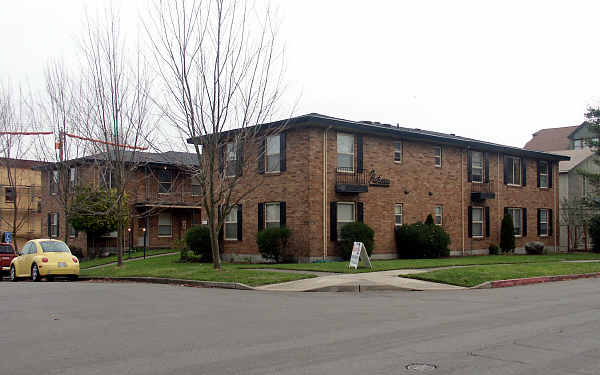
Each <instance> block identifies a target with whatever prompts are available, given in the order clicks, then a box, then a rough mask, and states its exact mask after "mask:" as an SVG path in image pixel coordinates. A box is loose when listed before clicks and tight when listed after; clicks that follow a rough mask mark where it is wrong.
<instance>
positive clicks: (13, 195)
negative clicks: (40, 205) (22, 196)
mask: <svg viewBox="0 0 600 375" xmlns="http://www.w3.org/2000/svg"><path fill="white" fill-rule="evenodd" d="M16 199H17V191H16V190H15V188H13V187H8V186H7V187H5V188H4V202H5V203H13V202H14V201H15V200H16Z"/></svg>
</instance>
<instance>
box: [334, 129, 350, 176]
mask: <svg viewBox="0 0 600 375" xmlns="http://www.w3.org/2000/svg"><path fill="white" fill-rule="evenodd" d="M337 169H338V172H354V135H352V134H345V133H337Z"/></svg>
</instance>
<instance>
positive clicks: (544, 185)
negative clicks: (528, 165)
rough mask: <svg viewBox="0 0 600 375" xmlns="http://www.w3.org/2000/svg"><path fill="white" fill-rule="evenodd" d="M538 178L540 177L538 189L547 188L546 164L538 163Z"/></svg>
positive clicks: (545, 162) (543, 162)
mask: <svg viewBox="0 0 600 375" xmlns="http://www.w3.org/2000/svg"><path fill="white" fill-rule="evenodd" d="M539 168H540V169H539V176H540V187H541V188H547V187H548V162H547V161H540V162H539Z"/></svg>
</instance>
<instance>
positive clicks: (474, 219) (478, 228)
mask: <svg viewBox="0 0 600 375" xmlns="http://www.w3.org/2000/svg"><path fill="white" fill-rule="evenodd" d="M471 233H472V235H473V237H483V207H472V208H471Z"/></svg>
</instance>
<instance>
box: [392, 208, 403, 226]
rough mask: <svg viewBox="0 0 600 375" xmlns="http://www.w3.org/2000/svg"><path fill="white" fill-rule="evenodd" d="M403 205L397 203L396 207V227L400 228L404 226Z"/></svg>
mask: <svg viewBox="0 0 600 375" xmlns="http://www.w3.org/2000/svg"><path fill="white" fill-rule="evenodd" d="M403 208H404V207H403V205H402V203H397V204H396V205H395V206H394V227H395V228H396V227H399V226H401V225H402V224H403V222H402V220H403V217H402V213H403Z"/></svg>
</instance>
